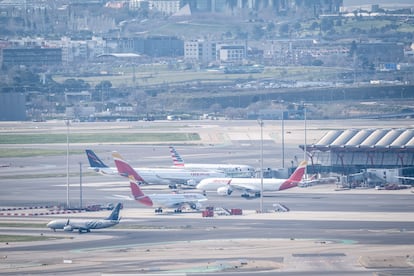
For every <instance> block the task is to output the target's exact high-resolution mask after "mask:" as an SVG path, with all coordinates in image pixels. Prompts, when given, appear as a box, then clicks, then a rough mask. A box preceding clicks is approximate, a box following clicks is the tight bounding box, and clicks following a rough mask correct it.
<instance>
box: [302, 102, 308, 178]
mask: <svg viewBox="0 0 414 276" xmlns="http://www.w3.org/2000/svg"><path fill="white" fill-rule="evenodd" d="M303 114H304V118H305V144H304V146H303V160H305V161H308V156H307V153H306V151H307V148H306V143H307V137H306V135H307V133H306V132H307V125H306V106H305V105H304V108H303ZM306 168H307V165H306V166H305V173H304V177H305V179H307V170H306Z"/></svg>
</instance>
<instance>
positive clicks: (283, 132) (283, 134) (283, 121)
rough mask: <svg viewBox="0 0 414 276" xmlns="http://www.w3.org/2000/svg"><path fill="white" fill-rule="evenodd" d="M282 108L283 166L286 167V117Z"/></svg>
mask: <svg viewBox="0 0 414 276" xmlns="http://www.w3.org/2000/svg"><path fill="white" fill-rule="evenodd" d="M284 115H285V114H284V112H283V109H282V168H283V169H284V168H285V118H284Z"/></svg>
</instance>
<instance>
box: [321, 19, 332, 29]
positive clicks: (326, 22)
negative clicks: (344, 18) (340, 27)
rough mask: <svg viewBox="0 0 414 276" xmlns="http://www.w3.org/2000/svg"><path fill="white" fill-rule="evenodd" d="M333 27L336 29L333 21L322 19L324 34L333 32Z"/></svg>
mask: <svg viewBox="0 0 414 276" xmlns="http://www.w3.org/2000/svg"><path fill="white" fill-rule="evenodd" d="M333 27H334V23H333V20H332V19H330V18H326V17H324V18H322V21H321V30H322V31H323V32H327V31H329V30H331V29H332V28H333Z"/></svg>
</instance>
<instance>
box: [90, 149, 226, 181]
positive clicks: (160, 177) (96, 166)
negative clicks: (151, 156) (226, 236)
mask: <svg viewBox="0 0 414 276" xmlns="http://www.w3.org/2000/svg"><path fill="white" fill-rule="evenodd" d="M86 155H87V156H88V160H89V165H90V168H91V169H93V170H94V171H96V172H100V173H102V174H105V175H117V174H118V171H117V169H116V168H110V167H108V166H107V165H106V164H105V163H104V162H103V161H102V160H101V159H99V157H98V156H97V155H96V154H95V153H94V152H93V151H92V150H88V149H87V150H86ZM134 170H135V171H138V172H139V174H140V175H141V177H142V179H143V180H144V181H143V182H144V183H145V184H165V185H169V186H170V188H175V187H176V186H177V185H186V186H190V187H195V185H197V184H198V183H199V182H200V180H202V179H204V178H207V177H224V176H225V173H223V172H221V171H214V170H202V169H198V170H196V169H194V170H191V169H185V168H135V169H134Z"/></svg>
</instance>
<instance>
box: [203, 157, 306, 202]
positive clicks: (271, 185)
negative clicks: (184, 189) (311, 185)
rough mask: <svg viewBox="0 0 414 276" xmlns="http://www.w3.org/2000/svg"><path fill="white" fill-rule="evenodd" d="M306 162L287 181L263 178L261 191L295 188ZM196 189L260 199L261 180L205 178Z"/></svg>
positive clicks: (303, 171) (300, 178)
mask: <svg viewBox="0 0 414 276" xmlns="http://www.w3.org/2000/svg"><path fill="white" fill-rule="evenodd" d="M306 165H307V162H306V161H302V162H301V163H300V164H299V166H298V167H297V168H296V170H295V171H294V172H293V173H292V175H291V176H290V177H289V178H288V179H276V178H264V179H263V191H264V192H267V191H280V190H286V189H289V188H293V187H296V186H297V185H298V184H299V183H300V182H301V180H302V177H303V174H304V173H305V167H306ZM197 189H199V190H203V191H214V190H216V191H217V193H218V194H219V195H230V194H231V193H232V192H233V190H240V191H242V192H243V193H242V197H246V198H248V197H250V196H251V194H252V193H253V194H254V196H255V197H260V193H261V178H206V179H203V180H202V181H200V183H199V184H198V185H197Z"/></svg>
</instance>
